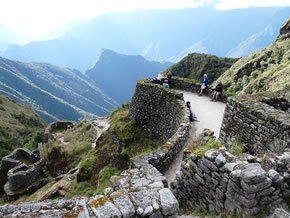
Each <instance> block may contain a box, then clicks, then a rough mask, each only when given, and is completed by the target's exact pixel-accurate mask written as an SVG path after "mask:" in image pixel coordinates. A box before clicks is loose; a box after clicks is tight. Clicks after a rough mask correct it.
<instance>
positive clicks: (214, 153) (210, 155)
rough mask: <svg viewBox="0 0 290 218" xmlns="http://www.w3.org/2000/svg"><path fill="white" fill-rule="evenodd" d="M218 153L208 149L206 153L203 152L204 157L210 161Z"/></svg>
mask: <svg viewBox="0 0 290 218" xmlns="http://www.w3.org/2000/svg"><path fill="white" fill-rule="evenodd" d="M218 154H219V153H218V152H217V150H215V149H210V150H208V151H207V152H205V154H204V156H205V158H207V159H208V160H210V161H214V160H215V158H216V157H217V155H218Z"/></svg>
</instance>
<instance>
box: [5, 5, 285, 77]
mask: <svg viewBox="0 0 290 218" xmlns="http://www.w3.org/2000/svg"><path fill="white" fill-rule="evenodd" d="M289 13H290V7H288V8H249V9H236V10H230V11H218V10H213V9H212V8H197V9H196V8H195V9H183V10H173V11H171V10H165V11H162V10H148V11H137V12H130V13H110V14H105V15H102V16H98V17H96V18H94V19H92V20H90V21H88V22H87V23H83V24H82V25H81V26H78V27H76V28H73V29H72V30H71V31H68V32H67V33H66V34H65V35H64V36H63V37H60V38H57V39H55V40H50V41H43V42H31V43H29V44H27V45H24V46H16V45H13V46H10V47H9V48H8V49H7V50H6V51H5V52H4V56H5V57H7V58H13V59H18V60H21V61H38V62H39V61H46V62H49V63H52V64H56V65H59V66H66V67H70V68H75V69H78V70H81V71H82V72H84V71H85V70H86V69H87V67H88V66H89V64H90V62H91V60H93V59H94V57H95V54H96V52H97V51H100V50H101V48H104V47H105V48H108V49H112V50H114V51H116V52H118V53H122V54H128V55H136V54H143V56H145V58H146V59H148V60H157V61H164V60H167V59H168V58H172V57H175V56H176V55H178V54H179V53H180V52H182V51H183V50H188V48H189V47H192V46H193V45H194V44H196V43H197V42H199V41H201V40H202V41H203V46H204V47H205V48H206V50H207V52H208V53H211V54H214V55H218V56H225V55H226V54H227V53H228V51H230V50H232V49H233V48H235V47H237V46H238V44H239V43H241V42H242V41H245V40H246V39H247V38H249V37H250V36H251V35H253V34H256V33H257V32H260V31H262V30H263V29H264V28H265V27H266V26H267V25H269V24H271V25H272V26H273V29H274V31H275V32H278V30H279V28H280V26H281V22H282V21H281V20H285V19H286V17H287V16H288V15H289ZM256 17H259V19H253V18H256ZM272 20H275V22H274V21H272ZM157 21H158V22H157ZM144 26H146V28H144ZM120 27H122V28H120ZM209 36H211V38H209ZM271 40H273V38H271ZM80 42H81V43H80ZM267 42H268V41H267ZM169 45H170V46H169ZM266 45H268V44H267V43H263V44H262V45H261V46H262V47H264V46H266ZM60 50H61V51H60ZM194 51H195V50H191V52H194ZM243 55H246V54H243ZM67 57H70V58H67ZM171 60H172V59H171Z"/></svg>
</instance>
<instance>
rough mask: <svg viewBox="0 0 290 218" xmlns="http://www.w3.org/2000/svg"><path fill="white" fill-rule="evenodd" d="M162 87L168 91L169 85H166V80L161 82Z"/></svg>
mask: <svg viewBox="0 0 290 218" xmlns="http://www.w3.org/2000/svg"><path fill="white" fill-rule="evenodd" d="M162 86H163V87H164V88H167V89H169V88H170V87H169V83H168V80H167V79H165V80H163V82H162Z"/></svg>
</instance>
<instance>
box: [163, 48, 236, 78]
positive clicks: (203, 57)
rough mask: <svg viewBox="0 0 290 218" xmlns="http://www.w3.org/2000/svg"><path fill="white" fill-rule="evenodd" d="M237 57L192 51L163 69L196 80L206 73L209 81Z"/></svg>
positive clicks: (222, 71)
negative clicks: (224, 56)
mask: <svg viewBox="0 0 290 218" xmlns="http://www.w3.org/2000/svg"><path fill="white" fill-rule="evenodd" d="M237 60H238V59H236V58H221V57H217V56H214V55H207V54H199V53H193V54H189V55H188V56H187V57H185V58H183V59H182V60H181V61H179V62H178V63H177V64H174V65H173V66H171V67H170V68H168V69H167V70H165V71H164V74H165V75H167V74H169V73H170V74H172V75H173V76H178V77H184V78H188V79H193V82H198V81H199V80H200V78H201V77H202V75H203V74H205V73H206V74H207V76H208V78H209V82H213V81H215V80H216V79H217V78H218V77H219V76H220V75H221V74H222V73H224V72H225V71H226V70H227V69H229V68H230V67H231V66H232V65H233V64H234V63H235V62H236V61H237Z"/></svg>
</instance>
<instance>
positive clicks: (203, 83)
mask: <svg viewBox="0 0 290 218" xmlns="http://www.w3.org/2000/svg"><path fill="white" fill-rule="evenodd" d="M207 87H208V78H207V75H206V74H204V75H203V77H202V79H201V83H200V92H199V96H202V94H203V91H204V90H205V89H206V88H207Z"/></svg>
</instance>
